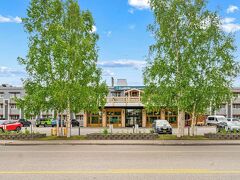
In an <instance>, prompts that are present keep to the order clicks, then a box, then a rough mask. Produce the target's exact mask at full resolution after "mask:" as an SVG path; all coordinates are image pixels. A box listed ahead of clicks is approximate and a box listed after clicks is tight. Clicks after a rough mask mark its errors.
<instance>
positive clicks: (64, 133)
mask: <svg viewBox="0 0 240 180" xmlns="http://www.w3.org/2000/svg"><path fill="white" fill-rule="evenodd" d="M63 136H67V128H66V127H65V128H63Z"/></svg>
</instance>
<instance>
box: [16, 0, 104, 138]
mask: <svg viewBox="0 0 240 180" xmlns="http://www.w3.org/2000/svg"><path fill="white" fill-rule="evenodd" d="M23 24H24V27H25V30H26V32H27V33H28V35H29V51H28V54H27V57H26V58H19V62H20V63H21V64H23V65H25V67H26V71H27V73H28V77H27V78H26V79H25V80H24V84H25V86H24V88H25V90H26V94H27V95H26V97H25V99H26V100H27V99H29V98H28V97H30V96H33V94H36V93H38V91H39V89H38V88H35V89H34V91H31V89H32V88H33V87H31V88H29V85H31V84H34V86H39V87H41V88H40V89H43V90H44V92H45V94H46V95H47V98H48V101H46V100H43V99H41V103H43V104H44V103H46V104H48V105H50V107H49V106H47V107H48V108H50V109H55V110H57V112H59V111H63V110H66V112H67V123H66V125H67V130H68V131H67V132H68V133H67V136H68V137H69V136H70V126H71V117H70V114H71V113H72V112H79V111H93V112H96V111H98V110H99V107H103V106H104V105H105V96H106V95H107V92H108V89H107V86H106V83H105V82H103V81H102V79H101V69H99V68H98V67H97V59H98V51H97V45H96V42H97V40H98V35H97V34H96V33H95V32H93V26H94V19H93V17H92V15H91V13H90V12H89V11H83V10H81V9H80V7H79V4H78V2H77V0H47V1H46V0H32V1H31V2H30V6H29V7H28V10H27V17H26V18H23ZM34 103H36V104H37V105H38V104H39V101H34ZM27 104H28V103H25V105H26V109H27V108H30V107H29V106H27Z"/></svg>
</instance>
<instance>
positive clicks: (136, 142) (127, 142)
mask: <svg viewBox="0 0 240 180" xmlns="http://www.w3.org/2000/svg"><path fill="white" fill-rule="evenodd" d="M33 145H159V146H201V145H202V146H204V145H206V146H212V145H240V140H49V141H17V140H1V141H0V146H33Z"/></svg>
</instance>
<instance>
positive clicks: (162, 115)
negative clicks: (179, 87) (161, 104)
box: [160, 109, 166, 119]
mask: <svg viewBox="0 0 240 180" xmlns="http://www.w3.org/2000/svg"><path fill="white" fill-rule="evenodd" d="M160 117H161V119H165V118H166V117H165V109H161V115H160Z"/></svg>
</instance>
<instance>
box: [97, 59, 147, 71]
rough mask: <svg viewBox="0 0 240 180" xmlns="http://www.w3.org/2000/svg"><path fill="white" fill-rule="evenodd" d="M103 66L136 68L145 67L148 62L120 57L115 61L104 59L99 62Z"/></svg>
mask: <svg viewBox="0 0 240 180" xmlns="http://www.w3.org/2000/svg"><path fill="white" fill-rule="evenodd" d="M98 65H99V66H101V67H108V68H134V69H142V68H143V67H145V65H146V62H145V61H140V60H129V59H120V60H115V61H102V62H99V63H98Z"/></svg>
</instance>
